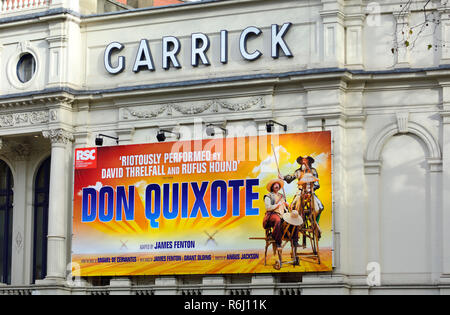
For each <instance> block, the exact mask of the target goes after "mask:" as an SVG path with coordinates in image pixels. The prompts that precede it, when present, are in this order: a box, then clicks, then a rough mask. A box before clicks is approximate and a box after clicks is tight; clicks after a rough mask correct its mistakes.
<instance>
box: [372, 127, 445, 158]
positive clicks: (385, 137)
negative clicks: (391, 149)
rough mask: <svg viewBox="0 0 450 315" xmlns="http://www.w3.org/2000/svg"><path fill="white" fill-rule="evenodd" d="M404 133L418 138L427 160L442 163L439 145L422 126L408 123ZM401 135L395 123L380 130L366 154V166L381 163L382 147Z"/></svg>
mask: <svg viewBox="0 0 450 315" xmlns="http://www.w3.org/2000/svg"><path fill="white" fill-rule="evenodd" d="M403 128H406V132H404V134H406V133H410V134H414V135H416V136H417V137H419V138H420V139H421V140H422V141H423V142H424V144H425V145H426V147H427V149H428V158H429V159H430V160H433V161H434V164H436V161H442V154H441V149H440V147H439V143H438V142H437V141H436V139H435V138H434V137H433V135H432V134H431V133H430V132H429V131H428V130H427V129H426V128H425V127H423V126H421V125H419V124H418V123H415V122H412V121H410V122H409V123H408V124H407V127H403ZM399 133H401V132H400V129H399V126H398V124H397V123H394V124H391V125H389V126H386V127H385V128H383V129H382V131H381V132H380V133H378V134H377V135H376V136H375V137H373V138H372V140H371V141H370V143H369V145H368V147H367V153H366V165H367V163H369V162H370V161H381V152H382V150H383V147H384V145H385V144H386V143H387V142H388V141H389V139H390V138H392V137H393V136H395V135H397V134H399Z"/></svg>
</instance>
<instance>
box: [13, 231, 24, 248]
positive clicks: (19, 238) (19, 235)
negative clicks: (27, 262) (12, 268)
mask: <svg viewBox="0 0 450 315" xmlns="http://www.w3.org/2000/svg"><path fill="white" fill-rule="evenodd" d="M14 241H15V244H16V250H17V252H18V253H19V252H20V251H21V250H22V247H23V236H22V233H20V231H18V232H17V233H16V237H15V239H14Z"/></svg>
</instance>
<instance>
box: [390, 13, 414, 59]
mask: <svg viewBox="0 0 450 315" xmlns="http://www.w3.org/2000/svg"><path fill="white" fill-rule="evenodd" d="M393 15H394V18H395V25H396V28H395V43H396V47H395V49H396V50H395V67H396V68H409V67H410V63H409V59H410V58H409V48H408V47H409V45H407V44H406V40H407V38H408V35H407V34H409V13H408V12H405V11H400V12H394V13H393Z"/></svg>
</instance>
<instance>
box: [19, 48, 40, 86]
mask: <svg viewBox="0 0 450 315" xmlns="http://www.w3.org/2000/svg"><path fill="white" fill-rule="evenodd" d="M35 71H36V60H35V59H34V57H33V55H32V54H29V53H26V54H24V55H22V57H20V59H19V62H18V64H17V77H18V78H19V81H20V82H22V83H26V82H28V81H30V80H31V79H32V78H33V75H34V73H35Z"/></svg>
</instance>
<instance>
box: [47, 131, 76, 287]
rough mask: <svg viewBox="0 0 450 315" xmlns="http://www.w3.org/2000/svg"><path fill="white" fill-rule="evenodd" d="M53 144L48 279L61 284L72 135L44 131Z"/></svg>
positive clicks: (63, 266) (65, 242)
mask: <svg viewBox="0 0 450 315" xmlns="http://www.w3.org/2000/svg"><path fill="white" fill-rule="evenodd" d="M43 135H44V137H45V138H49V139H50V141H51V144H52V150H51V166H50V193H49V199H50V201H49V209H48V245H47V246H48V254H47V277H46V280H50V281H55V282H58V281H61V280H65V277H66V265H67V250H66V246H67V224H68V216H69V205H68V185H69V182H68V178H71V176H69V173H70V171H71V167H70V165H69V160H70V145H69V144H70V142H71V141H72V140H73V135H72V134H71V133H70V132H68V131H66V130H64V129H51V130H46V131H43Z"/></svg>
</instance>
